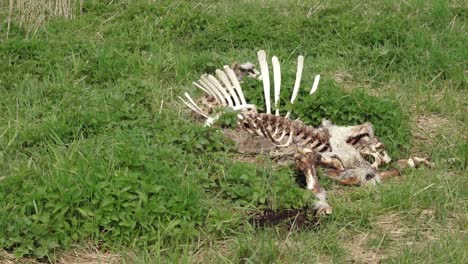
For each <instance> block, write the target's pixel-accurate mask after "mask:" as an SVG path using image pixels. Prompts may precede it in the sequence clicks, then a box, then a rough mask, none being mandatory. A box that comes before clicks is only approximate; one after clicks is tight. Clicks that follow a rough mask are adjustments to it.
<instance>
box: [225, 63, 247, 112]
mask: <svg viewBox="0 0 468 264" xmlns="http://www.w3.org/2000/svg"><path fill="white" fill-rule="evenodd" d="M223 68H224V72H226V74H227V76H228V77H229V80H231V83H232V84H233V85H234V89H236V92H237V94H238V95H239V97H240V100H241V103H242V104H243V105H244V104H247V102H246V101H245V97H244V93H243V92H242V88H241V86H240V83H239V80H238V79H237V76H236V73H235V72H234V71H233V70H232V69H231V68H230V67H229V66H227V65H225V66H224V67H223Z"/></svg>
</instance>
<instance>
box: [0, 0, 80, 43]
mask: <svg viewBox="0 0 468 264" xmlns="http://www.w3.org/2000/svg"><path fill="white" fill-rule="evenodd" d="M83 2H84V0H9V1H8V2H6V1H5V2H4V3H2V4H0V9H1V10H8V13H7V14H6V16H7V19H6V27H3V28H5V29H4V31H5V32H4V33H5V35H6V37H7V38H8V36H9V34H10V29H11V26H12V24H13V23H17V24H18V26H19V27H20V28H23V29H24V31H25V33H26V36H33V35H35V34H36V33H37V31H38V30H39V29H41V28H43V29H44V21H46V20H47V19H48V18H51V17H57V16H61V17H64V18H65V19H71V18H73V16H74V15H75V14H76V13H77V12H79V11H80V10H82V6H83ZM6 5H8V6H6ZM2 31H3V30H2Z"/></svg>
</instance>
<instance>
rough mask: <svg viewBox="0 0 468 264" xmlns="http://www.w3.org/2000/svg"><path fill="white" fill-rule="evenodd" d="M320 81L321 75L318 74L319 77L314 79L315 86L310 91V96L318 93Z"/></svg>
mask: <svg viewBox="0 0 468 264" xmlns="http://www.w3.org/2000/svg"><path fill="white" fill-rule="evenodd" d="M319 81H320V74H318V75H317V76H315V78H314V84H312V88H311V89H310V93H309V94H313V93H315V92H316V91H317V88H318V84H319Z"/></svg>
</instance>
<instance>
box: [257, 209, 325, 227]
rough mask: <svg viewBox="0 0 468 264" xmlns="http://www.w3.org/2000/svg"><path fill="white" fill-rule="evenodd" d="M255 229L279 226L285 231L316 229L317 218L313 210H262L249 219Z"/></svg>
mask: <svg viewBox="0 0 468 264" xmlns="http://www.w3.org/2000/svg"><path fill="white" fill-rule="evenodd" d="M249 221H250V223H251V224H252V225H253V226H255V227H260V228H261V227H271V226H281V227H284V228H285V229H286V230H293V229H296V230H309V229H313V228H316V227H318V224H319V217H318V216H317V215H316V213H315V212H314V211H313V210H310V209H307V208H303V209H279V210H272V209H264V210H263V211H261V212H259V213H255V214H252V215H251V216H250V219H249Z"/></svg>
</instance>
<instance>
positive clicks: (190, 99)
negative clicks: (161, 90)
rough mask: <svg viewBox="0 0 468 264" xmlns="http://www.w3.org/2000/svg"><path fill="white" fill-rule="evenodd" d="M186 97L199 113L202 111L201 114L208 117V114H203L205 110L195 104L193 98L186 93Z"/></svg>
mask: <svg viewBox="0 0 468 264" xmlns="http://www.w3.org/2000/svg"><path fill="white" fill-rule="evenodd" d="M184 96H185V98H187V99H188V100H189V101H190V103H192V105H193V106H194V107H195V108H196V109H197V110H198V111H200V113H203V114H204V115H206V114H205V113H204V112H203V110H202V109H201V108H200V107H199V106H198V105H197V103H195V101H194V100H193V99H192V97H191V96H190V95H189V94H188V93H187V92H186V93H184Z"/></svg>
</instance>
